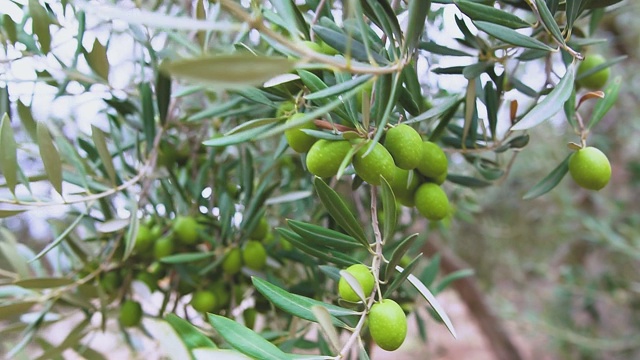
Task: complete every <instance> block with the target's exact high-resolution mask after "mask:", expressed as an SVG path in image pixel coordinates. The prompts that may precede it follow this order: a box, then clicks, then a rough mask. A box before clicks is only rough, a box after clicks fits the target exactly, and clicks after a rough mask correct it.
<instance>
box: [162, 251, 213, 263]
mask: <svg viewBox="0 0 640 360" xmlns="http://www.w3.org/2000/svg"><path fill="white" fill-rule="evenodd" d="M214 255H215V253H213V252H194V253H180V254H174V255H169V256H165V257H163V258H162V259H160V262H163V263H165V264H180V263H186V262H194V261H199V260H204V259H207V258H211V257H213V256H214Z"/></svg>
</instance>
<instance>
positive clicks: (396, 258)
mask: <svg viewBox="0 0 640 360" xmlns="http://www.w3.org/2000/svg"><path fill="white" fill-rule="evenodd" d="M417 238H418V234H413V235H409V236H407V237H406V238H404V239H403V240H402V241H401V242H400V244H399V245H398V246H397V247H396V248H395V249H394V250H393V254H392V255H391V260H389V263H388V264H387V265H386V266H385V271H384V279H385V280H389V278H391V274H393V273H394V272H395V269H396V265H398V264H400V260H402V257H403V256H404V255H405V253H406V252H407V250H409V248H410V247H411V245H413V243H414V242H415V241H416V239H417Z"/></svg>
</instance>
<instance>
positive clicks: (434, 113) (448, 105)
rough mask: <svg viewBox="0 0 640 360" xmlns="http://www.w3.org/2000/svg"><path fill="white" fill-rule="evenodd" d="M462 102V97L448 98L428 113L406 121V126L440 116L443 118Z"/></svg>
mask: <svg viewBox="0 0 640 360" xmlns="http://www.w3.org/2000/svg"><path fill="white" fill-rule="evenodd" d="M461 101H462V97H461V96H460V95H455V96H450V97H448V98H445V99H443V100H442V101H440V103H438V104H437V105H436V106H434V107H432V108H431V109H429V110H427V111H426V112H424V113H422V114H420V115H418V116H416V117H413V118H410V119H409V120H408V121H405V124H411V123H416V122H419V121H424V120H429V119H433V118H436V117H439V116H442V115H444V114H446V113H447V112H449V110H451V109H452V108H453V107H454V106H455V107H458V106H459V105H460V103H461Z"/></svg>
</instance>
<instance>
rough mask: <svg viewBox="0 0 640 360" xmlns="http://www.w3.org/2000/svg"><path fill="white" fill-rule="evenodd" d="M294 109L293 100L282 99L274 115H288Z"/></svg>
mask: <svg viewBox="0 0 640 360" xmlns="http://www.w3.org/2000/svg"><path fill="white" fill-rule="evenodd" d="M295 111H296V103H295V102H293V101H284V102H283V103H282V104H280V106H279V107H278V110H276V117H277V118H279V117H285V116H286V117H288V116H289V115H290V114H292V113H294V112H295Z"/></svg>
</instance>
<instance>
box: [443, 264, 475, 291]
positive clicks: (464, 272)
mask: <svg viewBox="0 0 640 360" xmlns="http://www.w3.org/2000/svg"><path fill="white" fill-rule="evenodd" d="M474 274H475V271H473V270H472V269H460V270H458V271H454V272H452V273H450V274H447V276H445V277H443V278H442V280H440V282H439V283H438V285H437V286H436V289H435V290H434V292H435V293H436V294H438V293H440V292H441V291H442V290H444V289H446V288H447V286H449V284H451V283H452V282H454V281H456V280H459V279H462V278H466V277H469V276H473V275H474Z"/></svg>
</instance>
